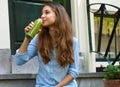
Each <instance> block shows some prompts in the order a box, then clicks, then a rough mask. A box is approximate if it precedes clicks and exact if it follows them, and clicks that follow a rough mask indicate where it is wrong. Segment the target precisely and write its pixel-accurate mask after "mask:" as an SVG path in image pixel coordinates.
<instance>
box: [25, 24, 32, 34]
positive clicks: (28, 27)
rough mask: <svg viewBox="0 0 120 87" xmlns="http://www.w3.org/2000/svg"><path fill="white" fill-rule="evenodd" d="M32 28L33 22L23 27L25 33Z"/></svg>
mask: <svg viewBox="0 0 120 87" xmlns="http://www.w3.org/2000/svg"><path fill="white" fill-rule="evenodd" d="M33 26H34V22H31V23H30V24H29V25H28V26H26V27H25V29H24V30H25V33H27V32H29V31H30V30H31V29H32V28H33Z"/></svg>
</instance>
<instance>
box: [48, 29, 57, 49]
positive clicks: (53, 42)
mask: <svg viewBox="0 0 120 87" xmlns="http://www.w3.org/2000/svg"><path fill="white" fill-rule="evenodd" d="M49 34H50V37H51V40H52V44H53V46H54V47H55V46H56V39H55V29H54V28H49Z"/></svg>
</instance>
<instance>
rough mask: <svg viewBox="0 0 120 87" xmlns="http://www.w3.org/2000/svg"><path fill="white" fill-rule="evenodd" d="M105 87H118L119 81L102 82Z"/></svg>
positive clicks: (119, 85)
mask: <svg viewBox="0 0 120 87" xmlns="http://www.w3.org/2000/svg"><path fill="white" fill-rule="evenodd" d="M104 84H105V87H120V79H115V80H104Z"/></svg>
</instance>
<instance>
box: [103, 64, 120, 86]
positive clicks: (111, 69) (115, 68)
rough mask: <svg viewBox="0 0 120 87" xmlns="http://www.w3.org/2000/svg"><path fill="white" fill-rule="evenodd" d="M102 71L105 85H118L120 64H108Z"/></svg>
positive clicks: (119, 84)
mask: <svg viewBox="0 0 120 87" xmlns="http://www.w3.org/2000/svg"><path fill="white" fill-rule="evenodd" d="M104 71H105V75H104V84H105V87H120V65H108V66H107V67H106V68H105V69H104Z"/></svg>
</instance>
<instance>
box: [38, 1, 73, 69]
mask: <svg viewBox="0 0 120 87" xmlns="http://www.w3.org/2000/svg"><path fill="white" fill-rule="evenodd" d="M44 6H49V7H51V8H52V10H53V11H54V12H55V14H56V20H55V28H56V29H55V37H54V39H55V40H56V43H57V46H56V47H55V50H56V58H57V62H58V63H59V64H60V66H61V67H65V66H66V65H67V64H72V63H74V58H73V31H72V25H71V22H70V18H69V16H68V14H67V12H66V10H65V8H64V7H63V6H62V5H61V4H59V3H55V2H49V3H46V4H45V5H44ZM53 49H54V47H53V45H52V42H51V37H50V34H49V29H48V28H47V27H42V28H41V31H40V32H39V36H38V51H39V52H40V54H41V56H42V58H43V62H44V63H45V64H47V63H48V62H49V61H50V60H51V58H50V57H51V56H50V55H51V54H52V52H53Z"/></svg>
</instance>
